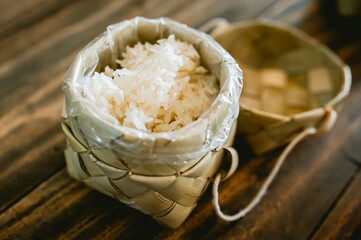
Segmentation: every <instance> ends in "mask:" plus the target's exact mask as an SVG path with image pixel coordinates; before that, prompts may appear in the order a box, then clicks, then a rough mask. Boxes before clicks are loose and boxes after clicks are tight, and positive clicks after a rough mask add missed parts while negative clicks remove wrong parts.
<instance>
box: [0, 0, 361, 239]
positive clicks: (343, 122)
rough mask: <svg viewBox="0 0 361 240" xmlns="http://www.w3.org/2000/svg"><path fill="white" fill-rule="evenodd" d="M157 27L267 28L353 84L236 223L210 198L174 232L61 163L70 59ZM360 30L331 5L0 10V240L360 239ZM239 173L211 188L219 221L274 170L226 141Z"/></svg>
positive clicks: (205, 1) (291, 1)
mask: <svg viewBox="0 0 361 240" xmlns="http://www.w3.org/2000/svg"><path fill="white" fill-rule="evenodd" d="M137 15H139V16H145V17H149V18H156V17H160V16H167V17H170V18H173V19H174V20H177V21H180V22H183V23H185V24H188V25H189V26H191V27H198V26H200V25H202V24H203V23H205V22H206V21H207V20H209V19H211V18H214V17H224V18H226V19H228V20H229V21H231V22H235V21H239V20H242V19H254V18H259V17H265V18H272V19H278V20H281V21H284V22H288V23H290V24H292V25H295V26H297V27H299V28H300V29H302V30H304V31H306V32H307V33H309V34H311V35H312V36H314V37H315V38H317V39H318V40H319V41H321V42H323V43H325V44H326V45H328V46H329V47H330V48H331V49H332V50H334V51H335V52H336V53H337V54H338V55H339V56H340V57H341V58H342V59H343V60H344V61H345V62H346V63H347V64H349V65H350V66H351V69H352V73H353V86H352V90H351V94H350V96H349V97H348V98H347V100H346V102H345V105H344V108H343V110H342V112H341V114H340V115H339V118H338V121H337V123H336V126H335V127H334V129H333V130H332V131H331V132H329V133H326V134H323V135H320V136H317V137H308V138H307V139H306V140H304V141H302V142H301V143H300V144H299V145H298V146H297V147H296V148H295V149H294V150H293V152H292V153H291V154H290V156H289V157H288V160H287V161H286V163H285V164H284V166H283V167H282V169H281V171H280V173H279V175H278V177H277V178H276V180H275V181H274V183H273V184H272V186H271V188H270V189H269V191H268V193H267V194H266V196H265V197H264V199H263V200H262V202H261V203H260V204H259V205H258V206H257V207H256V208H255V209H254V211H252V212H251V213H250V214H249V215H247V216H246V217H245V218H244V219H241V220H239V221H236V222H232V223H227V222H224V221H222V220H220V219H218V218H217V217H216V215H215V213H214V211H213V208H212V204H211V194H210V191H209V190H210V189H208V191H207V192H206V193H205V195H204V196H203V197H202V198H201V200H200V201H199V203H198V206H197V207H196V209H195V210H194V211H193V213H192V214H191V216H190V217H189V218H188V220H187V221H186V222H185V223H184V224H183V225H182V226H181V227H180V228H179V229H177V230H170V229H166V228H164V227H162V226H160V225H159V224H158V223H156V222H155V221H153V220H152V219H151V218H150V217H148V216H146V215H143V214H141V213H139V212H137V211H136V210H133V209H131V208H129V207H127V206H124V205H123V204H121V203H119V202H117V201H115V200H113V199H111V198H109V197H106V196H104V195H102V194H100V193H98V192H97V191H95V190H92V189H90V188H89V187H87V186H85V185H83V184H81V183H79V182H77V181H75V180H73V179H71V178H70V177H69V176H68V174H67V172H66V170H65V162H64V155H63V148H64V145H65V138H64V135H63V134H62V132H61V128H60V123H61V121H62V119H61V117H60V109H61V103H62V98H63V96H62V91H61V81H62V77H63V76H64V74H65V72H66V70H67V69H68V67H69V66H70V64H71V62H72V60H73V58H74V56H75V54H76V53H77V52H78V51H79V50H80V49H81V48H82V47H83V46H84V45H85V44H86V43H87V42H89V41H90V40H91V39H92V38H94V37H95V36H96V35H98V34H99V33H100V32H103V31H104V29H105V28H106V26H107V25H109V24H112V23H115V22H118V21H121V20H124V19H129V18H132V17H134V16H137ZM360 80H361V21H360V19H357V18H347V19H343V18H340V17H339V16H337V14H336V11H335V7H334V4H333V1H332V2H331V1H326V0H325V1H308V0H260V1H252V0H244V1H240V0H229V1H217V0H199V1H192V0H179V1H161V0H123V1H116V0H103V1H96V0H88V1H86V0H73V1H71V0H52V1H47V0H33V1H28V0H18V1H10V0H1V1H0V96H1V97H0V126H1V128H0V146H1V150H0V238H1V239H308V238H311V239H344V238H345V239H361V172H360V164H361V104H360V103H361V81H360ZM235 145H236V148H237V150H238V151H239V153H240V156H241V164H240V166H239V169H238V171H237V172H236V174H235V175H234V176H233V177H232V178H231V179H230V180H227V181H226V182H225V183H224V185H223V186H222V187H221V191H220V195H221V200H222V201H221V204H222V206H223V208H224V211H226V212H227V213H232V212H235V211H236V210H237V209H239V208H241V207H243V206H245V204H246V203H248V202H249V200H250V199H251V197H252V196H253V195H254V194H255V193H256V191H257V190H258V188H259V187H260V185H261V184H262V182H263V181H264V179H265V177H266V176H267V174H268V173H269V171H270V169H271V168H272V167H273V165H274V162H275V161H274V160H272V159H273V158H272V156H271V155H269V156H263V157H255V156H253V154H252V153H251V152H250V150H248V149H247V148H246V147H244V142H243V140H242V136H237V140H236V144H235Z"/></svg>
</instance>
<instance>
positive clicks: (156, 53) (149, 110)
mask: <svg viewBox="0 0 361 240" xmlns="http://www.w3.org/2000/svg"><path fill="white" fill-rule="evenodd" d="M122 57H123V59H122V60H117V63H119V64H120V66H121V68H120V69H116V70H113V69H111V68H109V67H108V66H107V67H105V71H104V72H102V73H98V72H95V73H94V75H93V76H92V77H90V79H89V78H87V79H85V78H83V79H82V80H81V82H79V86H80V88H81V92H82V93H83V97H84V98H86V99H87V100H88V101H90V102H92V103H93V104H96V105H97V106H99V109H102V112H105V113H106V114H109V115H110V116H109V117H110V118H116V120H117V121H118V122H119V124H120V125H123V126H127V127H131V128H136V129H139V130H144V131H147V132H167V131H173V130H176V129H179V128H181V127H183V126H185V125H187V124H189V123H191V122H193V121H195V120H197V118H198V117H199V116H200V115H201V114H202V113H203V112H205V111H206V110H207V109H208V108H209V107H210V106H211V104H212V102H213V101H214V99H215V97H216V96H217V94H218V92H219V85H218V82H217V80H216V77H215V76H214V75H213V74H211V73H209V72H208V70H207V69H206V68H204V67H203V66H201V61H200V56H199V54H198V52H197V51H196V50H195V48H194V47H193V45H191V44H189V43H186V42H181V41H179V40H176V39H175V37H174V35H170V36H169V37H168V38H167V39H160V40H158V41H157V44H154V45H152V44H150V43H145V44H141V43H138V44H136V45H135V46H134V47H129V46H128V47H127V48H126V51H125V52H124V53H123V54H122Z"/></svg>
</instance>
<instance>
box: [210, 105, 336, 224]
mask: <svg viewBox="0 0 361 240" xmlns="http://www.w3.org/2000/svg"><path fill="white" fill-rule="evenodd" d="M325 114H326V117H325V119H324V121H323V122H322V124H321V125H320V126H319V127H318V128H314V127H309V128H306V129H305V130H303V131H302V132H301V133H299V134H298V135H297V136H296V137H295V138H294V139H292V141H291V142H290V143H289V144H288V145H287V147H286V148H285V149H284V150H283V152H282V153H281V155H280V157H279V158H278V160H277V162H276V164H275V166H274V167H273V169H272V171H271V173H270V174H269V175H268V177H267V179H266V181H265V182H264V183H263V185H262V187H261V188H260V190H259V191H258V193H257V194H256V196H255V197H254V198H253V199H252V200H251V202H250V203H249V204H248V205H247V206H246V207H245V208H243V209H241V210H239V211H238V212H237V213H236V214H234V215H227V214H224V213H223V212H222V210H221V207H220V206H219V202H218V187H219V183H220V181H221V180H222V174H221V173H218V174H217V176H216V178H215V180H214V183H213V187H212V193H213V199H212V204H213V207H214V210H215V212H216V214H217V215H218V216H219V217H220V218H221V219H223V220H225V221H228V222H231V221H236V220H238V219H240V218H242V217H244V216H246V214H247V213H249V212H250V211H252V209H253V208H254V207H255V206H256V205H257V204H258V203H259V202H260V201H261V199H262V197H263V196H264V195H265V194H266V192H267V190H268V188H269V186H270V185H271V183H272V182H273V180H274V179H275V177H276V176H277V173H278V172H279V170H280V168H281V167H282V164H283V163H284V161H285V160H286V158H287V156H288V154H289V153H290V152H291V151H292V149H293V148H294V147H295V146H296V145H297V144H298V143H299V142H300V141H302V139H304V138H305V137H306V136H308V135H316V134H320V133H323V132H325V131H328V130H330V129H331V128H332V127H333V125H334V124H335V122H336V118H337V113H336V111H334V110H330V109H327V108H325Z"/></svg>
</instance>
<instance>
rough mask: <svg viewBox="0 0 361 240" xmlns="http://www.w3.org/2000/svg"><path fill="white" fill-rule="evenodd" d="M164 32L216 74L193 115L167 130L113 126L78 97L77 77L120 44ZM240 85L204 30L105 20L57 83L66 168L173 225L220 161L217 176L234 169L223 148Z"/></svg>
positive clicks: (109, 59)
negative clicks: (205, 104) (216, 87)
mask: <svg viewBox="0 0 361 240" xmlns="http://www.w3.org/2000/svg"><path fill="white" fill-rule="evenodd" d="M170 34H174V35H175V37H176V38H177V39H180V40H182V41H186V42H188V43H191V44H193V46H194V47H195V48H196V49H197V51H198V52H199V54H200V56H201V60H202V62H203V65H205V66H206V67H207V68H208V70H210V71H211V72H212V73H213V74H214V75H215V76H216V77H217V79H218V80H219V84H220V87H221V89H220V92H219V94H218V96H217V98H216V100H215V101H214V102H213V104H212V105H211V107H210V108H209V109H208V110H207V111H206V112H205V113H203V114H202V115H201V116H200V117H199V118H198V119H197V120H196V121H194V122H193V123H191V124H189V125H187V126H185V127H183V128H181V129H179V130H175V131H173V132H164V133H147V132H144V131H140V130H136V129H131V128H127V127H123V126H115V125H114V124H112V123H110V122H107V121H106V120H105V119H103V118H102V117H101V113H99V112H97V111H96V110H94V108H93V107H92V106H91V105H89V104H88V105H87V104H86V103H85V102H84V101H82V98H81V94H82V93H81V92H79V91H78V90H77V81H78V80H79V79H81V78H83V77H89V76H90V75H91V74H92V73H94V71H101V70H103V69H104V67H105V66H106V65H110V66H114V64H115V60H116V59H117V58H119V56H120V53H122V52H123V51H124V49H125V47H126V46H127V45H133V44H135V43H137V42H145V41H147V42H151V43H152V42H155V41H156V40H157V39H160V38H164V37H167V36H169V35H170ZM241 86H242V75H241V70H240V69H239V67H238V65H237V64H236V62H235V61H234V59H233V58H232V57H231V56H230V55H229V54H228V53H227V52H226V51H225V50H224V49H223V48H222V47H221V46H220V45H219V44H218V43H216V42H215V41H214V40H213V39H212V38H211V37H209V36H208V35H206V34H204V33H201V32H199V31H197V30H194V29H191V28H188V27H186V26H185V25H182V24H179V23H177V22H174V21H172V20H169V19H165V18H161V19H155V20H150V19H145V18H140V17H137V18H134V19H131V20H127V21H124V22H121V23H119V24H115V25H111V26H109V27H108V28H107V31H106V32H105V33H104V34H101V35H100V36H98V37H97V38H96V39H95V40H93V41H92V42H90V43H89V44H88V45H87V46H86V47H85V48H84V49H83V50H81V51H80V53H79V54H78V55H77V57H76V59H75V60H74V62H73V64H72V66H71V67H70V69H69V71H68V73H67V74H66V76H65V78H64V81H63V90H64V92H65V101H64V107H63V113H62V116H63V117H64V118H65V119H66V120H65V121H64V122H63V124H62V128H63V131H64V132H65V135H66V138H67V142H68V145H67V147H66V149H65V157H66V162H67V168H68V172H69V174H70V175H71V176H72V177H74V178H76V179H78V180H80V181H82V182H84V183H85V184H87V185H89V186H91V187H93V188H95V189H97V190H98V191H100V192H102V193H104V194H106V195H109V196H112V197H114V198H115V199H117V200H119V201H120V202H122V203H125V204H127V205H128V206H131V207H133V208H135V209H137V210H139V211H141V212H143V213H145V214H148V215H150V216H151V217H152V218H154V219H155V220H156V221H158V222H160V223H161V224H164V225H166V226H169V227H171V228H176V227H178V226H179V225H180V224H181V223H182V222H183V221H184V220H185V219H186V218H187V216H188V215H189V214H190V212H191V211H192V209H193V208H194V207H195V206H196V203H197V201H198V199H199V198H200V197H201V195H202V194H203V192H204V191H205V189H206V187H207V185H208V184H209V182H210V180H211V179H212V177H213V175H214V174H215V173H216V172H217V171H218V169H219V167H220V165H221V164H222V162H224V163H225V164H227V162H226V160H232V161H230V162H229V163H228V164H229V165H230V166H231V167H229V169H230V170H229V171H228V172H225V173H224V175H223V176H224V178H226V177H228V176H230V175H231V174H232V173H233V172H234V170H235V169H236V167H237V161H238V156H237V152H236V151H235V150H234V149H233V148H231V147H230V146H231V145H232V142H233V139H234V135H235V131H236V126H235V125H236V121H235V120H236V118H237V115H238V108H239V106H238V99H239V96H240V92H241ZM224 152H226V153H227V154H223V153H224ZM223 155H224V156H223ZM228 156H230V157H228ZM222 160H224V161H222Z"/></svg>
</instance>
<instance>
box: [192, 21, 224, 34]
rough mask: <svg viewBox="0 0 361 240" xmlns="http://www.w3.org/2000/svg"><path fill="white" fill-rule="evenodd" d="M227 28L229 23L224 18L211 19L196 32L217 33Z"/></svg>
mask: <svg viewBox="0 0 361 240" xmlns="http://www.w3.org/2000/svg"><path fill="white" fill-rule="evenodd" d="M228 26H229V22H228V21H227V20H226V19H225V18H212V19H211V20H209V21H207V22H206V23H204V24H203V25H202V26H200V27H199V28H198V30H199V31H202V32H205V33H208V34H210V33H214V32H216V31H217V32H218V31H219V30H221V29H225V28H227V27H228Z"/></svg>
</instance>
